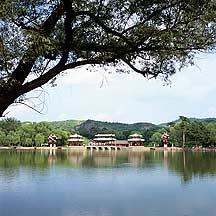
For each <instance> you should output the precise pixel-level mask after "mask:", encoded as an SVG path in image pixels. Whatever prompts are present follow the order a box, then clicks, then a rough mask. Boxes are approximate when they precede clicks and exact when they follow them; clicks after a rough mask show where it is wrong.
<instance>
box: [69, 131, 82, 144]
mask: <svg viewBox="0 0 216 216" xmlns="http://www.w3.org/2000/svg"><path fill="white" fill-rule="evenodd" d="M83 142H84V139H83V137H82V136H81V135H79V134H74V135H70V137H69V139H68V146H82V145H83Z"/></svg>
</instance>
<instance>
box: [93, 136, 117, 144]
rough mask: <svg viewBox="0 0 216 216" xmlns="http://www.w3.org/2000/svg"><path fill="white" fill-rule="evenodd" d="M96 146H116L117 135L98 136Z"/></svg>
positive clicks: (95, 141) (95, 140) (95, 139)
mask: <svg viewBox="0 0 216 216" xmlns="http://www.w3.org/2000/svg"><path fill="white" fill-rule="evenodd" d="M93 141H94V144H95V145H115V144H116V143H115V142H116V138H115V134H96V135H95V138H94V139H93Z"/></svg>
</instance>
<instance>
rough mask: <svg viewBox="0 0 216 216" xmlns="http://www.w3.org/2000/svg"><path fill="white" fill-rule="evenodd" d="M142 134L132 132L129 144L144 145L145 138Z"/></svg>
mask: <svg viewBox="0 0 216 216" xmlns="http://www.w3.org/2000/svg"><path fill="white" fill-rule="evenodd" d="M142 137H143V136H142V135H141V134H137V133H135V134H132V135H130V136H129V139H128V143H129V146H143V142H144V139H143V138H142Z"/></svg>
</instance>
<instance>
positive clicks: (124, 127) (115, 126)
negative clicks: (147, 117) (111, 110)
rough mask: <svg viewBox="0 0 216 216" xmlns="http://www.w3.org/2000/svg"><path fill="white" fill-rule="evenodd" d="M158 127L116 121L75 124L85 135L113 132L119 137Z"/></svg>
mask: <svg viewBox="0 0 216 216" xmlns="http://www.w3.org/2000/svg"><path fill="white" fill-rule="evenodd" d="M156 128H157V129H158V127H157V126H156V125H154V124H152V123H134V124H126V123H117V122H102V121H94V120H87V121H85V122H83V123H82V124H80V125H77V126H75V130H76V131H78V132H79V133H80V134H82V135H83V136H86V137H89V138H91V137H93V136H94V135H95V134H97V133H115V134H116V136H117V137H118V138H119V139H126V138H127V137H128V136H129V135H130V134H131V133H133V132H140V133H142V134H143V133H145V132H146V131H147V130H151V129H156Z"/></svg>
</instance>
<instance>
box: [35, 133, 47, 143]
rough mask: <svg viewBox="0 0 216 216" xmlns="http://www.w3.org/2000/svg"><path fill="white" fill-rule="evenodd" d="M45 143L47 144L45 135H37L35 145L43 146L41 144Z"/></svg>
mask: <svg viewBox="0 0 216 216" xmlns="http://www.w3.org/2000/svg"><path fill="white" fill-rule="evenodd" d="M44 142H45V137H44V135H43V134H41V133H38V134H36V136H35V144H36V145H41V144H44Z"/></svg>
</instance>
